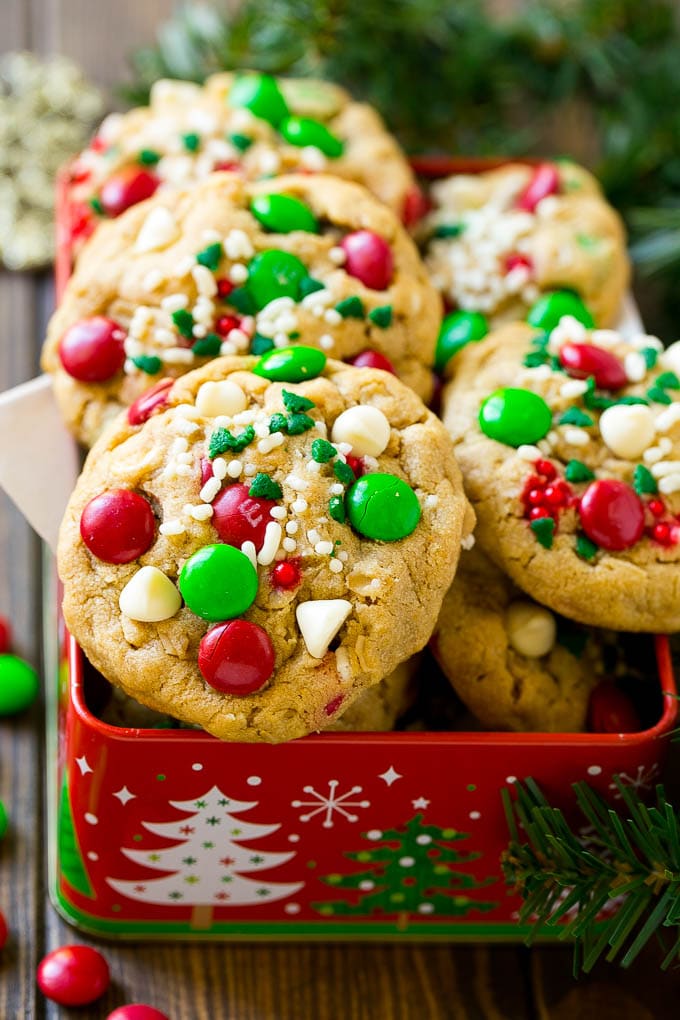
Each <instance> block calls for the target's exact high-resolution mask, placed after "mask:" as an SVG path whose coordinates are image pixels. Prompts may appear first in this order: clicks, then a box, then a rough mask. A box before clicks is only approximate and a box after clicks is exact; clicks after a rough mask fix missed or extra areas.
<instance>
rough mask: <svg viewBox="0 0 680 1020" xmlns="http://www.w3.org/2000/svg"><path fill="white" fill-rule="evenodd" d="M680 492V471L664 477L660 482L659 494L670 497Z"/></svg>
mask: <svg viewBox="0 0 680 1020" xmlns="http://www.w3.org/2000/svg"><path fill="white" fill-rule="evenodd" d="M678 491H680V471H678V472H676V473H675V474H672V475H664V477H663V478H662V479H660V481H659V492H662V493H663V494H664V496H669V495H670V494H671V493H673V492H678Z"/></svg>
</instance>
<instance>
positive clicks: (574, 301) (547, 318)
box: [527, 290, 595, 332]
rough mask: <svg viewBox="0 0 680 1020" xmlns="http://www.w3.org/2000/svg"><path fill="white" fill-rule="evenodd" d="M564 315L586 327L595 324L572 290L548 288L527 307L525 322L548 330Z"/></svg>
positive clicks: (591, 326)
mask: <svg viewBox="0 0 680 1020" xmlns="http://www.w3.org/2000/svg"><path fill="white" fill-rule="evenodd" d="M564 315H571V316H573V317H574V318H575V319H578V321H579V322H582V323H583V325H584V326H585V327H586V328H587V329H592V328H593V326H594V325H595V321H594V319H593V317H592V315H591V314H590V312H589V311H588V309H587V308H586V306H585V305H584V304H583V301H581V298H580V297H579V296H578V294H575V293H574V291H573V290H549V291H548V292H547V293H546V294H543V295H542V296H541V297H540V298H539V299H538V301H537V302H536V304H535V305H532V306H531V308H530V309H529V314H528V315H527V322H528V323H529V325H530V326H536V327H537V328H538V329H544V330H545V331H546V332H549V331H550V330H551V329H554V328H555V326H556V325H557V324H558V322H559V321H560V319H561V318H562V317H563V316H564Z"/></svg>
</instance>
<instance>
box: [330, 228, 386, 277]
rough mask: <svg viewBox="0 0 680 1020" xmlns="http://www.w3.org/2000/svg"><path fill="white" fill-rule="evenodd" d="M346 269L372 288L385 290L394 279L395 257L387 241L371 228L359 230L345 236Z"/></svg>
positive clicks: (341, 243) (343, 245)
mask: <svg viewBox="0 0 680 1020" xmlns="http://www.w3.org/2000/svg"><path fill="white" fill-rule="evenodd" d="M340 245H341V247H342V249H343V251H344V252H345V256H346V259H345V270H346V272H348V273H349V275H350V276H354V277H355V278H356V279H357V280H361V282H362V283H363V284H364V286H366V287H370V288H371V289H372V290H385V289H386V288H387V287H389V285H390V282H391V280H392V272H393V269H394V259H393V258H392V249H391V248H390V246H389V244H388V243H387V241H385V240H384V239H383V238H382V237H380V236H379V235H378V234H374V233H373V231H371V230H357V231H356V232H355V233H353V234H347V235H346V236H345V237H343V239H342V241H341V242H340Z"/></svg>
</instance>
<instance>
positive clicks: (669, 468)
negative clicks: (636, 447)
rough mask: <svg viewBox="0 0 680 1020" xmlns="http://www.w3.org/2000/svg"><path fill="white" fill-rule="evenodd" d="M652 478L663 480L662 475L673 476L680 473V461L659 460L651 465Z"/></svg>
mask: <svg viewBox="0 0 680 1020" xmlns="http://www.w3.org/2000/svg"><path fill="white" fill-rule="evenodd" d="M651 470H652V475H653V476H654V478H663V477H664V475H673V474H675V473H676V472H678V471H680V460H660V461H658V462H657V463H656V464H653V465H652V469H651Z"/></svg>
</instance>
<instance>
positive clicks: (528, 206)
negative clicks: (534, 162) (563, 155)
mask: <svg viewBox="0 0 680 1020" xmlns="http://www.w3.org/2000/svg"><path fill="white" fill-rule="evenodd" d="M559 190H560V178H559V174H558V173H557V168H556V167H555V165H554V164H553V163H539V164H538V166H537V167H536V169H535V170H534V172H533V175H532V176H531V178H530V180H529V183H528V184H527V186H526V187H525V189H524V191H523V192H522V193H521V194H520V195H519V197H518V199H517V204H516V205H517V208H518V209H524V210H525V211H526V212H530V213H532V212H536V206H537V205H538V203H539V202H542V201H543V199H544V198H547V197H548V195H557V194H559Z"/></svg>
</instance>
